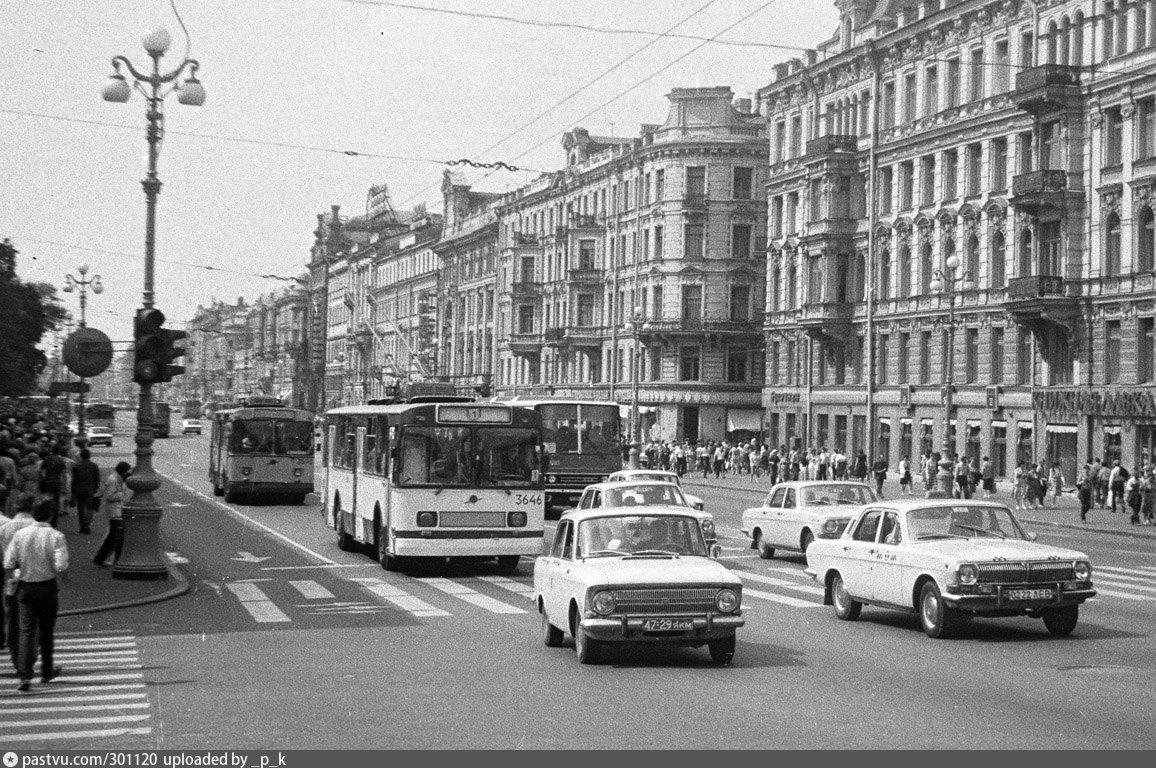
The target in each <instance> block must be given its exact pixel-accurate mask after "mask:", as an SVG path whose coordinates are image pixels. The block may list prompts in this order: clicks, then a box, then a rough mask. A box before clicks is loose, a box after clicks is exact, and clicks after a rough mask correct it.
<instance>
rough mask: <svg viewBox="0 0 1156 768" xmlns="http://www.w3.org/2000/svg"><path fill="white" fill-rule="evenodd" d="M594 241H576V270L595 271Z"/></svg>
mask: <svg viewBox="0 0 1156 768" xmlns="http://www.w3.org/2000/svg"><path fill="white" fill-rule="evenodd" d="M594 242H595V241H594V240H579V241H578V269H595V266H594Z"/></svg>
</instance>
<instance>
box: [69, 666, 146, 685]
mask: <svg viewBox="0 0 1156 768" xmlns="http://www.w3.org/2000/svg"><path fill="white" fill-rule="evenodd" d="M65 670H66V671H67V670H68V668H67V667H65ZM143 677H144V674H143V673H131V674H126V675H87V674H86V675H70V674H64V675H61V676H60V677H58V678H56V679H57V680H59V681H61V682H63V683H70V684H72V685H76V684H83V683H87V682H91V681H95V680H140V679H141V678H143ZM82 690H83V689H82Z"/></svg>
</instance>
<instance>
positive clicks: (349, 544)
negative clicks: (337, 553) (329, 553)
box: [337, 512, 357, 552]
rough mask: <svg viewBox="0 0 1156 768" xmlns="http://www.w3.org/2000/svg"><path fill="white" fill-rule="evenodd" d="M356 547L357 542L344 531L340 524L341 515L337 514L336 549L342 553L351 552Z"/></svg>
mask: <svg viewBox="0 0 1156 768" xmlns="http://www.w3.org/2000/svg"><path fill="white" fill-rule="evenodd" d="M356 546H357V542H355V541H354V540H353V537H352V536H350V535H349V533H348V532H346V530H345V526H344V525H343V524H342V522H341V513H340V512H338V513H337V548H338V549H340V550H341V551H342V552H352V551H353V550H354V548H355V547H356Z"/></svg>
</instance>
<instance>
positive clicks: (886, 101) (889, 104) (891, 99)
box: [879, 80, 895, 128]
mask: <svg viewBox="0 0 1156 768" xmlns="http://www.w3.org/2000/svg"><path fill="white" fill-rule="evenodd" d="M879 106H880V115H879V120H880V122H881V126H880V127H882V128H894V127H895V81H894V80H888V81H887V82H885V83H884V84H883V96H882V103H881V104H880V105H879Z"/></svg>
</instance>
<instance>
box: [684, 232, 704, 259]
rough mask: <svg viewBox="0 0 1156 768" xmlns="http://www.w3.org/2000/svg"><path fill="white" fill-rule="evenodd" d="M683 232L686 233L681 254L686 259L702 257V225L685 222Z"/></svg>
mask: <svg viewBox="0 0 1156 768" xmlns="http://www.w3.org/2000/svg"><path fill="white" fill-rule="evenodd" d="M684 232H685V234H686V243H685V244H684V248H685V250H684V251H683V256H685V257H686V258H688V259H701V258H703V255H704V253H703V247H704V245H705V243H704V242H703V225H702V224H687V225H686V227H685V229H684Z"/></svg>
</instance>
